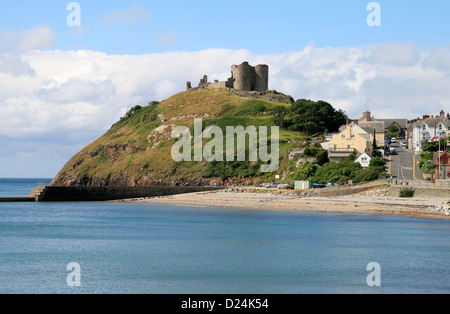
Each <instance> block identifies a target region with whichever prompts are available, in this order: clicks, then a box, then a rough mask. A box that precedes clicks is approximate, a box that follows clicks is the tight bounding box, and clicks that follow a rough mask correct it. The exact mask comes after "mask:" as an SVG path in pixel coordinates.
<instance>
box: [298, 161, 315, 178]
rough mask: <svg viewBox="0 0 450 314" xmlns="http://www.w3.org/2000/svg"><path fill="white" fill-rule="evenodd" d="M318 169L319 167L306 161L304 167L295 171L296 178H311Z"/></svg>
mask: <svg viewBox="0 0 450 314" xmlns="http://www.w3.org/2000/svg"><path fill="white" fill-rule="evenodd" d="M316 171H317V167H316V166H315V165H313V164H312V163H309V162H305V163H304V164H303V165H302V167H301V168H300V169H299V170H298V171H297V172H296V173H295V175H294V180H307V179H309V178H311V177H312V176H313V175H314V174H315V173H316Z"/></svg>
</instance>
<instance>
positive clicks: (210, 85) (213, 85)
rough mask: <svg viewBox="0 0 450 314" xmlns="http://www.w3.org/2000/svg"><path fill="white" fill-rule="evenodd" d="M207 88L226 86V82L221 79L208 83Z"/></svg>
mask: <svg viewBox="0 0 450 314" xmlns="http://www.w3.org/2000/svg"><path fill="white" fill-rule="evenodd" d="M207 88H211V89H216V88H227V82H225V81H222V82H213V83H208V86H207Z"/></svg>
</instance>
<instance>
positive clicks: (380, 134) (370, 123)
mask: <svg viewBox="0 0 450 314" xmlns="http://www.w3.org/2000/svg"><path fill="white" fill-rule="evenodd" d="M405 120H406V119H405ZM357 123H358V126H360V127H361V128H364V129H366V128H367V130H368V131H369V130H370V128H372V130H371V131H370V132H372V133H375V140H376V142H377V145H378V146H384V140H385V136H384V131H385V127H387V126H386V123H385V121H382V120H375V119H374V118H373V117H372V116H371V113H370V111H366V112H364V113H363V116H362V117H361V118H360V119H359V120H358V122H357Z"/></svg>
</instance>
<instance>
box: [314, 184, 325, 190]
mask: <svg viewBox="0 0 450 314" xmlns="http://www.w3.org/2000/svg"><path fill="white" fill-rule="evenodd" d="M326 187H327V185H326V184H319V183H314V184H313V189H322V188H326Z"/></svg>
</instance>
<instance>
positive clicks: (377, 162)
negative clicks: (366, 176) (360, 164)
mask: <svg viewBox="0 0 450 314" xmlns="http://www.w3.org/2000/svg"><path fill="white" fill-rule="evenodd" d="M384 165H386V162H385V161H384V160H383V159H382V158H380V157H375V158H372V160H371V161H370V164H369V167H384Z"/></svg>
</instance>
